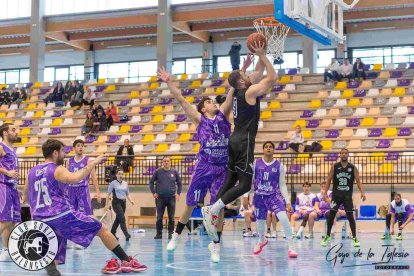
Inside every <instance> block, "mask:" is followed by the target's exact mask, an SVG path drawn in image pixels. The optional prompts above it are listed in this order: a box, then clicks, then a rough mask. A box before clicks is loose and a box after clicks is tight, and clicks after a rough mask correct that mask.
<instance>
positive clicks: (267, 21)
mask: <svg viewBox="0 0 414 276" xmlns="http://www.w3.org/2000/svg"><path fill="white" fill-rule="evenodd" d="M253 22H254V23H257V24H259V25H263V26H273V27H279V26H285V25H284V24H282V23H280V22H278V21H277V20H276V19H274V18H273V17H263V18H258V19H255V20H254V21H253Z"/></svg>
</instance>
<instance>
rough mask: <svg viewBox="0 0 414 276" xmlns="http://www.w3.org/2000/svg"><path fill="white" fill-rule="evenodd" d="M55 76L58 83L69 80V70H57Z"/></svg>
mask: <svg viewBox="0 0 414 276" xmlns="http://www.w3.org/2000/svg"><path fill="white" fill-rule="evenodd" d="M55 76H56V78H55V80H57V81H63V80H69V68H68V67H65V68H56V71H55Z"/></svg>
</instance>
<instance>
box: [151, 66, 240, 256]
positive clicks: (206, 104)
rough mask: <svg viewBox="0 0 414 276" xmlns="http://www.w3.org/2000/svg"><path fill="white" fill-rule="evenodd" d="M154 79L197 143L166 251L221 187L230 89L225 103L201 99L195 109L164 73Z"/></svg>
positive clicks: (214, 247) (215, 251) (216, 252)
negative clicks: (176, 105)
mask: <svg viewBox="0 0 414 276" xmlns="http://www.w3.org/2000/svg"><path fill="white" fill-rule="evenodd" d="M158 77H159V78H160V79H161V80H163V81H164V82H166V83H167V85H168V88H169V89H170V91H171V93H172V95H173V96H174V98H175V99H177V101H178V102H179V103H180V105H181V106H182V107H183V109H184V112H185V113H186V114H187V116H188V117H189V118H191V120H192V121H193V123H194V124H195V125H196V127H197V135H198V142H199V144H200V150H199V152H198V154H197V164H196V166H195V169H194V172H193V174H192V177H191V183H190V186H189V187H188V191H187V196H186V207H185V209H184V212H183V213H182V214H181V217H180V220H179V221H178V223H177V227H176V229H175V231H174V233H173V235H172V238H171V240H170V242H169V243H168V245H167V250H168V251H174V250H175V249H176V248H177V242H178V240H179V237H180V235H181V233H182V231H183V229H184V227H185V225H186V224H187V222H188V221H189V218H190V216H191V213H192V211H193V209H194V208H195V206H197V204H198V203H199V202H200V200H203V199H204V197H205V196H206V194H207V191H210V195H211V202H212V203H214V201H215V198H216V194H217V192H218V191H219V189H220V188H221V186H222V185H223V182H224V179H225V178H226V173H227V168H226V167H227V162H228V141H229V137H230V133H231V125H230V123H229V116H230V112H231V103H232V95H233V92H232V91H233V89H231V91H230V92H229V96H228V97H227V99H226V101H225V102H224V103H223V104H222V105H221V106H220V108H218V107H217V105H216V103H215V102H214V101H213V100H212V99H210V98H203V99H202V100H201V101H200V102H199V103H198V104H197V109H195V108H194V107H193V106H192V105H191V104H190V103H188V102H187V101H186V100H185V98H184V97H183V96H182V95H181V91H180V90H179V89H178V88H177V87H176V85H175V84H174V83H173V81H172V80H171V78H170V74H169V73H168V72H167V71H166V70H165V69H164V68H159V70H158ZM222 221H223V218H222V219H221V223H220V225H218V226H217V227H218V229H219V232H221V231H222V227H223V225H222V224H223V223H222ZM219 242H220V240H218V241H215V243H213V244H211V245H210V246H209V248H210V249H211V250H210V251H211V259H212V261H214V262H218V261H219V260H220V255H219V248H220V244H219Z"/></svg>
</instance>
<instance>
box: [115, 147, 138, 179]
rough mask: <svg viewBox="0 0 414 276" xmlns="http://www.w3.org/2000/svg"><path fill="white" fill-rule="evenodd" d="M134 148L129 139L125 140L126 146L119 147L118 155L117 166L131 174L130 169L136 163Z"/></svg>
mask: <svg viewBox="0 0 414 276" xmlns="http://www.w3.org/2000/svg"><path fill="white" fill-rule="evenodd" d="M134 155H135V154H134V148H133V147H132V146H131V145H130V144H129V139H125V140H124V144H123V145H122V146H120V147H119V149H118V152H117V153H116V164H117V165H118V167H120V168H122V169H123V171H124V172H129V168H130V167H131V166H132V163H133V162H134Z"/></svg>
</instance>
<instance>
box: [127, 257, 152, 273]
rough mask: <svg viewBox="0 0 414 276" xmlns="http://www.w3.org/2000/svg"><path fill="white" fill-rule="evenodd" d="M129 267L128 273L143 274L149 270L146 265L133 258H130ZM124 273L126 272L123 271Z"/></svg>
mask: <svg viewBox="0 0 414 276" xmlns="http://www.w3.org/2000/svg"><path fill="white" fill-rule="evenodd" d="M128 266H129V271H128V272H142V271H145V270H147V269H148V267H147V266H146V265H143V264H140V263H139V261H138V260H137V259H135V258H134V257H132V256H129V261H128ZM122 272H124V270H122Z"/></svg>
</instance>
